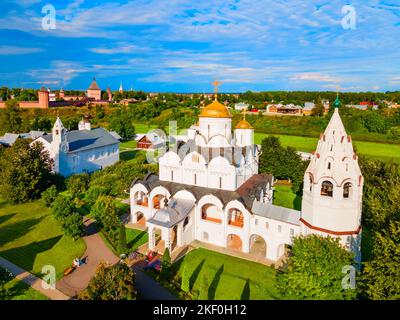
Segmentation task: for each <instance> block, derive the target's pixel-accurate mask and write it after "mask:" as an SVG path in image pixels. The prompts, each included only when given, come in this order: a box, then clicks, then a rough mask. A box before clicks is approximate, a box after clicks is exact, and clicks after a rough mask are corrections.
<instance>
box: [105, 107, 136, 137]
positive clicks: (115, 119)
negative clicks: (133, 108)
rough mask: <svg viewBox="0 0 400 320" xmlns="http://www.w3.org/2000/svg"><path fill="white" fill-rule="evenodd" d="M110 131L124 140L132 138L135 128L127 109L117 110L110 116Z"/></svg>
mask: <svg viewBox="0 0 400 320" xmlns="http://www.w3.org/2000/svg"><path fill="white" fill-rule="evenodd" d="M110 129H111V130H114V131H116V132H118V134H119V135H120V136H121V137H122V139H124V140H128V139H131V138H133V136H134V135H135V127H134V125H133V118H132V115H131V114H130V113H129V111H128V110H127V109H119V110H117V111H116V112H114V114H113V115H112V116H111V119H110Z"/></svg>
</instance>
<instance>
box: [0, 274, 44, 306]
mask: <svg viewBox="0 0 400 320" xmlns="http://www.w3.org/2000/svg"><path fill="white" fill-rule="evenodd" d="M5 280H6V281H7V282H6V283H5V285H4V288H5V289H6V290H7V298H6V299H7V300H48V298H47V297H45V296H44V295H42V294H41V293H40V292H38V291H36V290H35V289H32V288H31V287H30V286H28V285H27V284H26V283H24V282H22V281H20V280H18V279H15V278H13V277H11V276H10V277H7V278H6V279H5Z"/></svg>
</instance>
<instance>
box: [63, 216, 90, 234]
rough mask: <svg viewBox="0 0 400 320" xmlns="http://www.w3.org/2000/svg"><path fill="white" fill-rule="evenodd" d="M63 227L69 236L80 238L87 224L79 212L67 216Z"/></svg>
mask: <svg viewBox="0 0 400 320" xmlns="http://www.w3.org/2000/svg"><path fill="white" fill-rule="evenodd" d="M62 225H63V229H64V231H65V234H66V235H68V236H71V237H72V238H74V239H75V238H79V237H80V236H81V235H82V234H83V232H84V229H85V226H84V224H83V221H82V217H81V216H80V214H79V213H76V212H74V213H72V214H70V215H69V216H67V217H66V218H65V219H64V221H63V223H62Z"/></svg>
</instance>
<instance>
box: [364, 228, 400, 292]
mask: <svg viewBox="0 0 400 320" xmlns="http://www.w3.org/2000/svg"><path fill="white" fill-rule="evenodd" d="M399 266H400V222H399V221H392V222H390V223H389V226H388V228H387V229H386V230H383V231H377V232H376V234H375V243H374V249H373V259H372V260H371V261H368V262H366V263H365V267H364V270H363V274H362V277H361V279H362V281H361V284H362V289H363V293H364V294H365V295H366V296H367V297H368V298H370V299H374V300H400V267H399Z"/></svg>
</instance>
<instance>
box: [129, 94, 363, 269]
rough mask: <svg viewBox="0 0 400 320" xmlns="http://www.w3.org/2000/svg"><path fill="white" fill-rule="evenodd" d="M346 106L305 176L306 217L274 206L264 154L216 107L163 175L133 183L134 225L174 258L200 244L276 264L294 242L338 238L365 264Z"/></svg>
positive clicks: (171, 155)
mask: <svg viewBox="0 0 400 320" xmlns="http://www.w3.org/2000/svg"><path fill="white" fill-rule="evenodd" d="M339 106H340V101H339V99H337V100H336V101H335V104H334V107H335V111H334V113H333V116H332V118H331V120H330V122H329V125H328V127H327V128H326V130H325V132H324V133H323V134H321V136H320V139H319V142H318V146H317V150H316V151H315V153H314V154H313V156H312V160H311V162H310V164H309V166H308V168H307V170H306V172H305V175H304V190H303V194H304V195H303V201H302V211H301V212H300V211H297V210H293V209H287V208H283V207H279V206H276V205H274V204H273V203H272V202H273V192H274V178H273V176H272V175H270V174H258V160H259V154H260V150H259V149H258V147H257V146H256V145H254V144H253V136H254V129H253V127H252V126H251V125H250V124H249V123H248V122H247V121H246V120H245V118H243V120H241V121H240V122H239V123H238V125H237V126H236V127H235V128H234V130H233V133H232V115H231V114H230V112H229V110H228V109H227V108H226V107H225V106H224V105H223V104H221V103H219V102H218V101H217V98H216V97H215V100H214V101H213V102H212V103H211V104H210V105H208V106H206V107H205V108H203V109H202V111H201V113H200V115H199V122H198V124H197V125H194V126H192V127H191V128H190V129H189V130H188V137H187V138H188V139H187V142H180V143H178V144H177V146H176V147H175V148H173V147H172V148H170V150H169V151H168V152H167V153H166V154H164V155H163V156H162V157H161V158H160V160H159V175H155V174H148V175H147V176H146V177H145V178H144V179H141V180H139V179H136V180H135V181H133V183H132V186H131V189H130V200H131V222H132V223H142V224H145V225H146V227H147V228H148V233H149V243H148V246H149V249H151V250H154V249H157V250H159V251H161V252H162V251H163V250H164V248H165V247H166V248H169V250H170V251H171V252H173V251H174V250H176V249H178V248H181V247H183V246H185V245H188V244H190V243H192V242H193V241H195V240H197V241H201V242H203V243H205V244H208V245H214V246H220V247H224V248H229V249H231V250H236V251H239V252H243V253H248V254H252V255H254V256H255V257H257V258H261V259H267V260H269V261H272V262H276V261H278V260H279V259H281V257H282V256H283V255H284V253H285V246H286V245H291V244H292V239H293V237H294V236H298V235H308V234H320V235H323V236H328V235H329V236H332V237H338V238H339V239H340V242H341V244H342V245H343V246H344V247H346V248H348V249H349V250H352V251H353V252H354V253H355V254H356V260H358V261H360V240H361V201H362V188H363V177H362V175H361V171H360V168H359V166H358V161H357V156H356V154H355V153H354V150H353V146H352V140H351V137H350V136H348V135H347V134H346V132H345V129H344V126H343V123H342V121H341V119H340V116H339Z"/></svg>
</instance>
